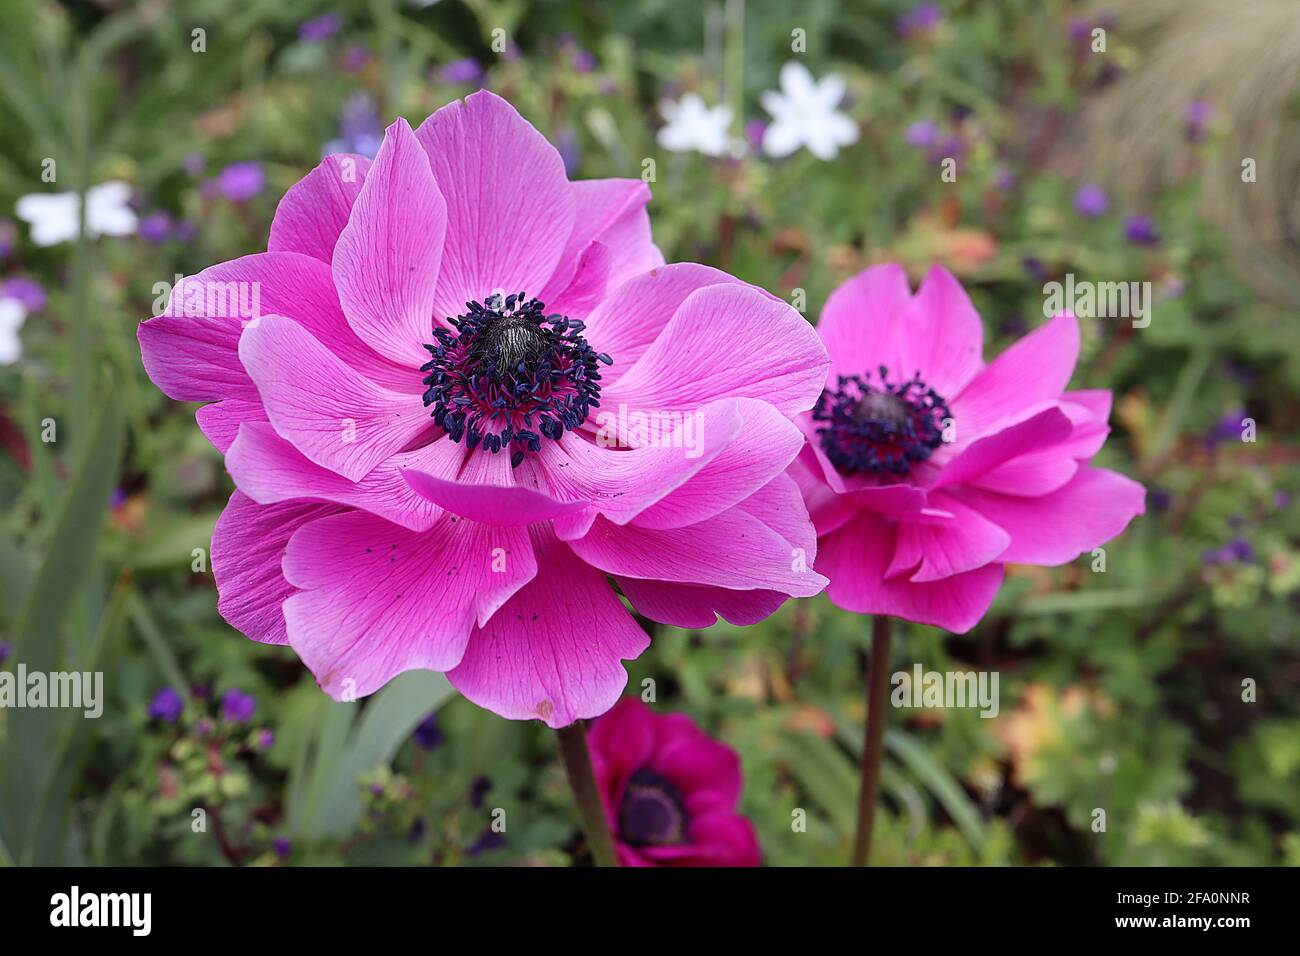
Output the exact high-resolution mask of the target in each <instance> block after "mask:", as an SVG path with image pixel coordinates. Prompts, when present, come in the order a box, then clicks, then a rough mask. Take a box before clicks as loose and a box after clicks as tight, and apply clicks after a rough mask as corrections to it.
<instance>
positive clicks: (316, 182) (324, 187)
mask: <svg viewBox="0 0 1300 956" xmlns="http://www.w3.org/2000/svg"><path fill="white" fill-rule="evenodd" d="M369 171H370V160H369V159H368V158H367V157H365V156H355V155H352V154H337V155H334V156H326V157H325V158H324V159H322V160H321V162H320V165H319V166H317V167H316V168H315V169H313V170H312V171H311V172H309V173H308V174H307V175H306V176H304V177H303V178H302V179H300V180H298V182H297V183H295V184H294V185H293V186H291V187H289V191H288V192H287V193H285V194H284V198H282V199H281V200H280V205H279V206H277V207H276V209H275V218H274V219H272V220H271V238H270V239H268V240H267V243H266V249H267V251H268V252H297V253H301V254H302V255H304V256H311V257H312V258H314V259H319V260H321V261H322V262H329V261H330V260H331V259H333V258H334V245H335V244H336V243H337V242H338V241H339V234H340V233H341V232H343V227H344V226H346V225H347V224H348V216H349V215H351V213H352V204H353V203H355V202H356V201H357V195H358V194H359V193H360V192H361V184H362V183H364V182H365V180H366V174H367V173H368V172H369Z"/></svg>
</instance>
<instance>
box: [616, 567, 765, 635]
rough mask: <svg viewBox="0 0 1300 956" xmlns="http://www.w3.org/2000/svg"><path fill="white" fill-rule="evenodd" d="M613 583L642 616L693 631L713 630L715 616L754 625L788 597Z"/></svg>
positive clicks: (739, 624)
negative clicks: (710, 628)
mask: <svg viewBox="0 0 1300 956" xmlns="http://www.w3.org/2000/svg"><path fill="white" fill-rule="evenodd" d="M616 580H617V581H618V585H619V587H620V588H621V589H622V591H623V595H624V596H625V597H626V598H627V599H628V600H629V601H630V602H631V603H632V606H633V607H634V608H636V611H637V613H638V614H640V615H641V616H642V617H648V618H649V619H650V620H652V621H658V622H659V623H660V624H669V625H672V626H673V627H689V628H694V629H696V630H703V629H704V628H706V627H712V626H713V625H714V624H716V623H717V620H718V615H722V617H723V618H724V619H725V620H727V621H728V622H730V623H732V624H735V625H736V626H737V627H748V626H749V625H750V624H757V623H758V622H759V621H761V620H763V619H765V618H767V617H769V616H770V615H772V614H773V613H775V611H776V610H777V608H779V607H780V606H781V605H782V604H784V603H785V602H786V600H787V599H788V597H789V595H786V594H782V593H781V592H780V591H733V590H729V589H727V588H711V587H702V586H700V585H698V584H672V583H670V582H667V581H650V580H646V579H643V578H617V579H616Z"/></svg>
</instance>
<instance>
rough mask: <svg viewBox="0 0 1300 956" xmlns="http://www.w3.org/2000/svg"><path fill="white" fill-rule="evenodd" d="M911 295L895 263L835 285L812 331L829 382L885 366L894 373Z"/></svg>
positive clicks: (880, 266)
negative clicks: (826, 356) (825, 359)
mask: <svg viewBox="0 0 1300 956" xmlns="http://www.w3.org/2000/svg"><path fill="white" fill-rule="evenodd" d="M911 298H912V293H911V289H910V288H909V287H908V284H907V273H906V272H905V271H904V270H903V267H902V266H900V265H898V264H897V263H893V262H890V263H886V264H884V265H879V266H872V267H871V268H870V269H867V270H865V271H863V272H860V273H858V274H857V275H855V276H854V277H853V278H851V279H849V280H848V281H847V282H843V283H841V284H840V285H839V286H837V287H836V289H835V291H834V292H832V293H831V294H830V297H829V298H828V299H827V300H826V305H825V306H824V307H823V308H822V314H821V319H820V320H819V321H818V323H817V331H818V332H819V333H820V335H821V338H822V342H823V343H825V345H826V351H827V352H828V353H830V357H831V367H830V373H831V375H832V376H839V375H862V374H863V373H866V372H870V373H872V374H873V375H874V374H875V372H876V369H877V368H878V367H879V366H881V365H885V366H887V367H888V368H889V369H890V370H891V371H892V372H895V373H896V374H910V373H911V372H912V371H915V370H914V369H909V370H908V372H907V373H898V369H899V368H901V366H902V362H901V361H900V359H901V358H902V355H903V344H902V343H903V335H904V331H903V329H904V325H903V324H904V322H905V321H906V318H907V315H906V313H907V309H908V303H909V302H910V301H911Z"/></svg>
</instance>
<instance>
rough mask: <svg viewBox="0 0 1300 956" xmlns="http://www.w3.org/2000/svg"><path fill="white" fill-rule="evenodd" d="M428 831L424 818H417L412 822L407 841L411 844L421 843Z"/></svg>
mask: <svg viewBox="0 0 1300 956" xmlns="http://www.w3.org/2000/svg"><path fill="white" fill-rule="evenodd" d="M428 829H429V828H428V825H427V824H426V823H425V822H424V817H416V818H415V819H414V820H412V821H411V829H410V830H409V831H408V832H407V834H406V839H407V840H408V841H410V842H411V843H419V842H420V841H421V840H423V839H424V834H425V832H426V831H427V830H428Z"/></svg>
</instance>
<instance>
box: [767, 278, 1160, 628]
mask: <svg viewBox="0 0 1300 956" xmlns="http://www.w3.org/2000/svg"><path fill="white" fill-rule="evenodd" d="M818 331H819V333H820V334H821V337H822V342H823V343H824V344H825V345H826V349H827V351H828V352H829V353H830V356H831V368H830V374H829V377H828V379H827V384H826V390H825V391H824V392H823V394H822V396H821V398H820V399H819V400H818V402H817V405H816V407H815V408H814V409H813V411H812V412H810V413H808V414H805V415H803V416H801V417H800V419H799V423H800V427H801V428H802V429H803V431H804V434H805V436H806V437H807V444H806V445H805V447H804V449H803V451H802V452H801V453H800V456H799V458H798V460H797V461H796V462H795V463H794V465H792V466H791V473H792V474H793V475H794V477H795V478H796V480H797V481H798V482H799V485H800V488H801V489H802V491H803V493H804V499H805V501H806V502H807V504H808V510H809V513H810V514H811V516H812V518H813V523H814V524H815V525H816V528H817V535H818V541H819V547H820V553H819V555H818V558H817V564H816V567H817V570H818V571H820V572H821V573H822V574H824V575H826V576H827V577H828V578H830V582H831V583H830V585H829V586H828V587H827V594H828V595H829V596H830V599H831V600H832V601H833V602H834V603H835V604H837V605H838V606H840V607H842V608H845V609H846V610H850V611H857V612H859V613H864V614H884V615H893V616H896V617H900V618H903V619H906V620H910V621H917V622H920V623H923V624H932V625H935V626H938V627H943V628H946V629H948V630H950V631H954V632H957V633H962V632H965V631H967V630H969V629H970V628H971V627H973V626H974V625H975V624H976V623H977V622H978V621H979V620H980V618H981V617H983V615H984V613H985V612H986V611H987V610H988V608H989V605H990V604H991V603H992V601H993V598H994V595H995V594H996V593H997V590H998V586H999V585H1000V584H1001V582H1002V577H1003V570H1004V568H1005V566H1006V565H1008V564H1040V565H1059V564H1065V563H1066V562H1068V561H1072V560H1074V559H1075V558H1077V557H1078V556H1079V555H1080V554H1082V553H1084V552H1087V551H1090V550H1092V549H1094V548H1096V547H1098V546H1100V545H1101V544H1103V543H1104V542H1106V541H1109V540H1110V539H1111V538H1113V537H1115V536H1116V535H1118V534H1119V533H1120V532H1121V531H1123V530H1124V528H1125V527H1127V525H1128V523H1129V522H1130V521H1131V520H1132V519H1133V518H1134V516H1136V515H1139V514H1141V513H1142V511H1143V501H1144V497H1145V495H1144V491H1143V489H1142V486H1141V485H1139V484H1137V483H1136V482H1134V481H1131V480H1130V479H1128V478H1125V477H1124V476H1123V475H1119V474H1116V473H1115V472H1113V471H1107V470H1105V469H1103V468H1093V467H1091V466H1090V465H1089V464H1088V462H1089V460H1090V459H1091V458H1092V457H1093V455H1095V454H1096V453H1097V452H1098V450H1099V449H1100V448H1101V447H1102V444H1103V443H1104V442H1105V440H1106V435H1107V434H1108V432H1109V430H1110V429H1109V428H1108V426H1107V424H1106V422H1107V419H1108V418H1109V416H1110V405H1111V396H1110V392H1108V391H1102V390H1086V391H1066V386H1067V384H1068V383H1069V381H1070V376H1071V373H1072V372H1073V371H1074V365H1075V361H1076V360H1077V358H1078V354H1079V324H1078V321H1077V320H1076V319H1075V318H1074V316H1072V315H1069V314H1062V315H1058V316H1056V317H1055V318H1053V319H1051V320H1050V321H1049V322H1047V323H1046V324H1045V325H1043V326H1042V327H1040V328H1038V329H1036V330H1035V331H1034V332H1032V333H1030V334H1029V335H1027V336H1025V337H1024V338H1022V339H1020V340H1019V341H1018V342H1016V343H1015V344H1014V345H1012V346H1011V347H1010V348H1008V349H1007V350H1006V351H1005V352H1003V353H1002V354H1001V355H1000V356H998V357H997V358H996V359H994V360H993V361H992V362H990V363H988V364H987V365H986V364H985V363H984V359H983V337H984V330H983V325H982V323H981V322H980V317H979V314H978V313H977V312H976V311H975V309H974V307H973V306H972V305H971V302H970V299H969V298H967V296H966V293H965V291H964V290H963V289H962V288H961V285H960V284H959V283H958V282H957V280H956V279H955V278H953V276H952V275H951V274H950V273H948V272H947V271H946V270H944V269H942V268H938V267H935V268H933V269H931V270H930V273H929V275H927V276H926V278H925V281H924V282H922V284H921V287H920V288H919V289H918V290H917V292H916V294H915V295H913V294H912V293H911V291H910V289H909V287H908V282H907V274H906V273H905V272H904V271H903V269H902V267H901V266H898V265H894V264H889V265H881V266H876V267H874V268H870V269H867V270H866V271H865V272H862V273H861V274H859V275H857V276H855V277H854V278H852V279H850V280H848V281H847V282H845V283H844V284H843V285H841V286H840V287H839V288H837V289H836V290H835V291H834V292H833V293H831V296H830V298H829V299H828V300H827V302H826V307H825V308H824V309H823V311H822V316H821V321H820V324H819V326H818Z"/></svg>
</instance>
